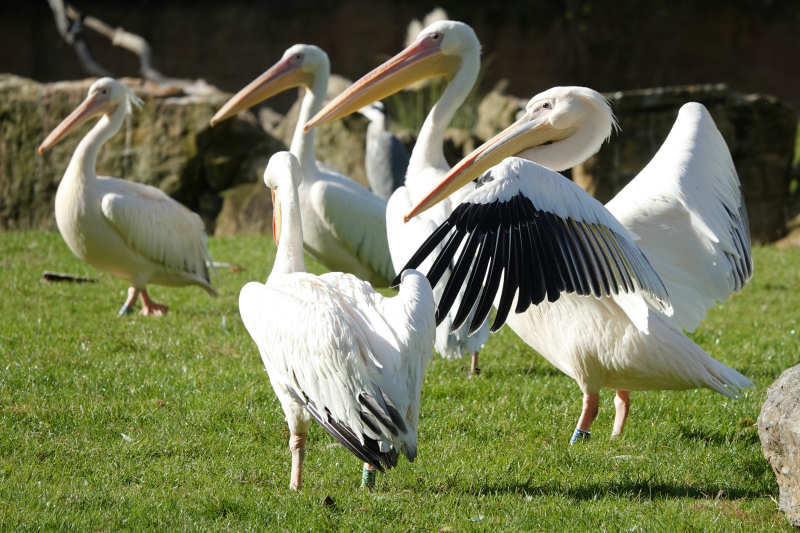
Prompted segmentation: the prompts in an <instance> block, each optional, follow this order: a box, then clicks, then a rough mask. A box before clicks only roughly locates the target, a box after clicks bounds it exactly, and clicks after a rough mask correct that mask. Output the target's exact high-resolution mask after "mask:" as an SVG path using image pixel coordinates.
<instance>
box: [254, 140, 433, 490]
mask: <svg viewBox="0 0 800 533" xmlns="http://www.w3.org/2000/svg"><path fill="white" fill-rule="evenodd" d="M301 172H302V171H301V169H300V166H299V165H298V163H297V161H296V159H295V158H294V156H292V155H291V154H289V153H287V152H279V153H277V154H275V155H274V156H272V158H271V159H270V162H269V165H268V166H267V170H266V172H265V174H264V181H265V183H266V184H267V186H268V187H270V188H272V189H273V191H274V203H275V217H277V219H276V221H275V228H276V235H275V236H276V240H277V241H278V250H277V253H276V258H275V263H274V266H273V269H272V272H271V274H270V275H269V278H268V279H267V282H266V284H261V283H256V282H251V283H248V284H247V285H245V286H244V287H243V288H242V291H241V293H240V295H239V312H240V314H241V316H242V321H243V322H244V324H245V327H246V328H247V331H248V332H249V333H250V336H251V337H252V338H253V340H254V341H255V342H256V344H257V345H258V349H259V352H260V353H261V358H262V360H263V362H264V366H265V367H266V369H267V373H268V374H269V378H270V382H271V383H272V387H273V389H274V390H275V394H276V395H277V396H278V399H279V400H280V403H281V406H282V408H283V410H284V413H285V414H286V421H287V423H288V424H289V429H290V431H291V434H292V438H291V440H290V448H291V449H292V464H293V468H292V479H291V487H292V488H299V486H300V482H301V468H302V458H303V451H302V450H303V449H304V445H305V434H306V432H307V431H308V428H309V427H310V425H311V419H312V417H313V418H314V419H316V420H317V421H318V422H319V423H320V424H322V426H323V427H324V428H325V430H326V431H328V433H330V434H331V435H332V436H333V437H334V438H336V439H337V440H339V441H340V442H341V443H342V444H343V445H344V446H346V447H347V448H348V449H349V450H350V451H351V452H353V453H354V454H355V455H356V456H358V457H359V458H361V459H362V460H363V461H365V462H366V463H369V464H371V465H372V466H374V467H376V468H378V469H381V470H383V469H384V468H391V467H392V466H394V465H395V464H396V462H397V455H398V452H401V453H403V454H404V455H406V457H407V458H408V459H409V460H413V459H414V457H415V456H416V454H417V424H418V420H419V401H420V391H421V387H422V380H423V378H424V376H425V371H426V368H427V365H428V362H429V361H430V359H431V355H432V345H433V335H434V328H435V323H434V304H433V294H432V291H431V288H430V285H429V284H428V282H427V280H426V279H425V278H424V276H422V274H420V273H419V272H416V271H413V270H409V271H406V272H404V273H403V276H402V283H401V284H400V290H399V293H398V294H397V296H395V297H393V298H385V297H383V296H382V295H380V294H379V293H377V292H376V291H375V290H374V289H373V288H372V286H371V285H370V284H369V283H367V282H364V281H361V280H359V279H358V278H356V277H355V276H353V275H351V274H343V273H339V272H332V273H328V274H323V275H321V276H315V275H312V274H307V273H306V272H305V271H304V270H305V266H304V262H303V255H302V239H303V237H302V229H301V221H300V217H301V214H300V200H299V198H298V194H297V186H298V185H299V181H300V180H301Z"/></svg>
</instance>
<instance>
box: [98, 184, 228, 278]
mask: <svg viewBox="0 0 800 533" xmlns="http://www.w3.org/2000/svg"><path fill="white" fill-rule="evenodd" d="M98 189H99V190H100V196H101V201H100V206H101V210H102V212H103V215H104V216H105V218H106V220H108V222H109V223H110V224H111V226H112V227H113V228H114V229H115V230H116V231H117V232H118V233H119V235H120V236H121V237H122V239H123V240H124V241H125V242H126V243H127V244H128V246H130V247H131V248H132V249H134V250H136V251H137V252H138V253H140V254H141V255H143V256H144V257H146V258H147V259H149V260H150V261H152V262H153V263H156V264H158V265H160V266H161V267H163V268H164V269H165V270H166V271H168V272H170V273H172V274H180V275H185V276H186V277H187V278H189V279H192V280H194V281H196V282H198V283H200V284H202V285H204V286H205V287H206V288H207V289H210V290H212V291H213V289H211V286H210V285H209V277H208V269H207V268H206V259H207V258H208V253H207V252H206V247H205V245H206V234H205V228H204V226H203V221H202V219H201V218H200V217H199V216H198V215H197V214H196V213H193V212H192V211H190V210H189V209H187V208H186V207H184V206H183V205H181V204H180V203H179V202H176V201H175V200H173V199H172V198H170V197H169V196H167V195H166V194H165V193H164V192H163V191H161V190H159V189H157V188H155V187H151V186H149V185H145V184H142V183H136V182H132V181H125V180H120V179H116V178H105V177H100V178H98Z"/></svg>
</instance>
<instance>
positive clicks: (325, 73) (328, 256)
mask: <svg viewBox="0 0 800 533" xmlns="http://www.w3.org/2000/svg"><path fill="white" fill-rule="evenodd" d="M329 76H330V61H329V60H328V55H327V54H326V53H325V52H324V51H323V50H322V49H320V48H318V47H316V46H313V45H308V44H296V45H294V46H291V47H289V48H288V49H287V50H286V52H284V54H283V57H282V58H281V59H280V60H279V61H278V62H277V63H275V65H273V66H272V67H270V68H269V69H268V70H267V71H266V72H264V74H262V75H261V76H259V77H258V78H257V79H255V80H253V81H252V82H251V83H250V84H249V85H247V86H246V87H245V88H244V89H242V90H241V91H239V92H238V93H237V94H235V95H234V96H233V97H232V98H231V99H230V100H228V102H226V103H225V105H224V106H222V108H220V110H219V111H217V113H216V114H215V115H214V117H213V118H212V119H211V124H212V125H214V124H216V123H217V122H220V121H221V120H225V119H226V118H228V117H231V116H233V115H235V114H236V113H237V112H239V111H242V110H244V109H247V108H248V107H251V106H253V105H255V104H257V103H259V102H261V101H262V100H265V99H267V98H269V97H271V96H273V95H275V94H278V93H280V92H282V91H285V90H287V89H290V88H293V87H304V88H305V89H306V94H305V97H304V98H303V101H302V104H301V107H300V114H299V117H298V121H297V127H296V129H295V132H294V136H293V137H292V145H291V147H290V151H291V153H292V154H294V156H295V157H296V158H297V159H298V160H299V161H300V166H301V167H302V169H303V182H302V183H301V184H300V188H299V194H300V210H301V211H302V219H303V240H304V242H303V244H304V246H305V249H306V251H307V252H308V253H310V254H311V255H313V256H314V257H315V258H316V259H317V260H319V262H320V263H322V264H323V265H325V266H326V267H328V268H329V269H331V270H336V271H343V272H350V273H352V274H355V275H356V276H358V277H359V278H361V279H364V280H367V281H369V282H370V283H372V284H374V285H376V286H382V287H385V286H387V285H388V283H389V281H390V280H391V279H392V278H393V277H394V273H395V271H394V268H393V266H392V262H391V258H390V257H389V245H388V243H387V240H386V221H385V213H386V202H385V201H384V200H383V199H382V198H379V197H377V196H376V195H374V194H372V193H371V192H370V191H369V190H367V189H366V188H364V187H363V186H361V185H359V184H358V183H356V182H354V181H353V180H351V179H349V178H347V177H346V176H344V175H342V174H339V173H338V172H333V171H331V170H328V169H324V168H320V167H319V166H318V163H317V161H316V159H315V157H314V132H313V131H310V132H304V131H303V124H304V123H305V122H306V120H308V119H309V118H310V117H311V116H312V115H313V114H314V113H315V112H316V111H318V110H319V109H320V108H321V107H322V103H323V101H324V99H325V95H326V93H327V89H328V78H329Z"/></svg>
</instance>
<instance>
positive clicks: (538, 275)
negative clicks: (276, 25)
mask: <svg viewBox="0 0 800 533" xmlns="http://www.w3.org/2000/svg"><path fill="white" fill-rule="evenodd" d="M613 124H614V119H613V115H612V114H611V110H610V108H609V107H608V104H607V102H606V101H605V99H604V98H603V97H602V96H601V95H600V94H598V93H596V92H594V91H591V90H590V89H585V88H573V87H559V88H554V89H550V90H549V91H545V92H544V93H542V94H540V95H537V96H536V97H534V98H533V99H531V101H530V102H529V104H528V106H527V111H526V114H525V116H523V117H522V118H520V119H519V120H518V121H517V122H516V123H514V124H512V125H511V126H510V127H509V128H507V129H506V130H504V131H503V132H501V133H499V134H498V135H496V136H495V137H494V138H492V139H491V140H489V141H487V142H486V143H485V144H484V145H482V146H481V147H479V148H477V149H476V150H475V151H474V152H473V153H471V154H470V155H469V156H467V157H466V158H465V159H464V160H462V162H460V163H459V164H458V165H456V166H455V167H454V169H453V170H452V171H451V172H450V173H449V174H448V176H447V177H446V178H445V179H444V180H443V181H442V183H441V184H440V185H439V186H437V188H436V189H435V190H434V192H432V193H431V194H429V195H428V196H427V197H426V198H425V199H424V200H423V201H422V202H421V203H420V204H419V205H418V206H416V207H415V209H414V210H412V213H411V214H414V213H417V212H420V211H424V210H425V209H426V208H428V207H430V206H434V205H435V204H436V203H437V202H438V201H439V200H440V199H441V198H442V197H444V196H446V195H447V194H448V192H449V191H451V190H456V189H458V187H459V186H460V185H461V184H462V183H464V182H467V181H469V180H471V179H472V178H474V177H476V176H478V175H480V173H481V172H483V171H484V170H487V169H489V167H491V169H490V170H489V171H488V172H487V173H486V175H484V176H483V177H482V178H481V179H480V181H481V182H482V183H483V186H482V187H481V188H479V189H478V190H476V191H475V192H473V193H471V194H470V195H468V196H467V197H466V198H464V200H463V203H462V204H461V205H459V207H458V208H457V209H456V210H455V211H454V212H453V214H452V215H451V216H450V217H449V218H448V221H447V222H446V223H445V224H443V225H442V226H440V227H439V228H438V229H437V230H436V233H434V234H433V235H432V236H431V238H430V239H429V241H428V242H426V244H425V245H423V246H422V247H421V248H420V250H419V251H418V252H417V256H415V259H414V260H412V261H410V262H409V264H408V265H407V266H408V267H413V266H414V265H416V264H418V262H419V261H420V260H421V258H423V257H426V256H427V255H428V254H429V253H430V251H431V250H433V247H434V246H435V245H436V243H437V242H439V241H442V240H443V239H445V238H447V239H448V242H447V244H446V245H445V251H447V250H450V252H449V257H448V255H447V253H446V252H441V253H439V259H440V260H444V261H452V260H453V259H452V258H453V257H455V258H456V259H455V261H456V266H455V271H456V274H455V275H454V276H453V278H451V281H452V284H453V285H456V284H457V285H458V287H450V288H445V298H444V299H443V300H444V303H445V304H449V300H448V299H447V298H446V296H447V294H448V293H449V292H450V293H451V294H452V292H451V291H453V290H462V289H461V285H464V286H465V288H464V289H463V290H464V292H465V297H464V301H465V302H466V303H465V304H464V306H462V307H464V308H468V307H469V306H470V305H472V306H475V307H476V308H477V309H478V311H477V313H476V316H475V321H474V322H473V327H474V325H475V322H477V321H479V320H480V319H481V317H482V316H483V313H487V314H488V304H486V302H488V301H494V303H495V305H496V307H497V317H496V319H495V323H493V325H492V329H495V328H497V327H499V326H500V325H502V323H503V321H504V320H505V319H506V317H507V323H508V325H509V326H510V327H511V328H512V329H513V330H514V331H515V332H516V333H517V334H518V335H519V336H520V337H521V338H522V339H523V340H524V341H525V342H526V343H528V344H529V345H530V346H531V347H532V348H534V349H535V350H536V351H538V352H539V353H540V354H541V355H542V356H544V357H545V358H546V359H547V360H548V361H550V362H551V363H552V364H553V365H554V366H556V367H557V368H559V369H560V370H562V371H563V372H564V373H566V374H567V375H569V376H570V377H572V378H573V379H575V380H576V381H577V382H578V385H579V386H580V388H581V390H582V391H583V393H584V408H583V412H582V415H581V419H580V420H579V423H578V428H577V429H576V432H575V435H574V436H573V441H574V440H577V439H578V438H581V437H588V430H589V427H590V426H591V423H592V421H593V420H594V417H595V416H596V414H597V402H598V392H599V390H600V388H602V387H610V388H614V389H616V390H617V398H616V399H615V404H616V406H617V417H616V420H615V424H614V434H619V433H621V432H622V429H623V426H624V423H625V420H626V417H627V413H628V408H629V394H628V391H630V390H644V389H685V388H694V387H708V388H711V389H713V390H715V391H717V392H720V393H722V394H726V395H728V396H736V395H738V394H739V392H740V391H741V389H742V388H743V387H747V386H751V385H752V383H751V382H750V380H748V379H747V378H746V377H744V376H743V375H741V374H740V373H739V372H737V371H736V370H733V369H731V368H729V367H727V366H725V365H724V364H722V363H720V362H718V361H716V360H715V359H713V358H712V357H711V356H709V355H708V354H707V353H706V352H705V351H703V349H702V348H700V347H699V346H697V345H696V344H695V343H694V342H692V341H691V340H690V339H689V338H688V337H686V336H685V335H684V334H683V333H682V331H681V328H686V329H693V328H694V327H696V326H697V325H698V324H699V322H700V321H701V320H702V319H703V317H704V316H705V312H706V309H707V308H708V307H709V306H711V305H713V304H714V303H715V302H716V301H718V300H722V299H724V298H725V297H727V296H728V294H730V292H732V291H734V290H737V289H739V288H741V287H742V286H743V285H744V283H746V282H747V280H748V279H749V278H750V277H751V275H752V258H751V256H750V235H749V229H748V226H747V213H746V208H745V205H744V199H743V197H742V193H741V190H740V185H739V181H738V178H737V176H736V171H735V169H734V167H733V163H732V161H731V158H730V154H729V153H728V150H727V147H726V145H725V142H724V140H723V139H722V136H721V135H720V133H719V131H718V130H717V129H716V126H715V125H714V123H713V120H712V119H711V117H710V115H709V114H708V111H707V110H706V109H705V108H704V107H703V106H702V105H700V104H696V103H692V104H687V105H685V106H684V107H683V108H682V109H681V111H680V113H679V116H678V119H677V120H676V123H675V126H674V127H673V130H672V132H671V133H670V135H669V136H668V138H667V140H666V141H665V143H664V145H663V146H662V148H661V149H660V150H659V152H658V154H656V156H655V157H654V158H653V160H652V161H651V162H650V164H648V165H647V167H646V168H645V169H644V170H643V171H642V172H641V173H640V174H639V175H638V176H637V177H636V178H635V179H634V180H633V181H632V182H631V183H630V184H629V185H628V186H627V187H626V188H625V189H623V190H622V191H621V192H620V193H619V194H618V195H617V196H616V197H615V198H614V199H613V200H612V201H610V202H609V203H608V205H607V206H606V207H603V206H602V205H600V204H599V203H598V202H597V201H596V200H594V199H593V198H591V197H590V196H589V195H588V194H586V193H585V192H583V191H582V190H581V189H580V188H578V187H577V186H576V185H574V184H573V183H571V182H568V181H567V180H566V179H565V178H563V177H562V176H560V175H558V174H556V173H554V172H552V171H550V170H548V169H546V168H544V167H541V166H539V165H537V164H535V163H532V162H529V161H525V160H522V159H518V158H508V159H505V160H502V159H503V157H505V156H506V155H509V154H513V153H519V152H521V155H522V156H524V157H526V158H531V159H537V160H545V161H547V162H548V165H549V166H551V167H553V168H555V169H563V168H568V167H571V166H573V165H574V164H576V163H577V162H580V161H581V160H583V159H585V158H586V157H588V155H590V154H592V153H594V152H596V151H597V150H598V149H599V147H600V144H601V143H602V142H603V140H604V139H605V138H606V137H607V136H608V134H609V133H610V131H611V129H612V125H613ZM500 160H502V162H501V163H500V164H498V165H496V166H494V167H492V165H493V164H495V163H496V162H497V161H500ZM606 208H607V209H606ZM411 214H410V215H411ZM453 228H455V229H453ZM463 239H467V240H466V241H465V242H464V243H462V240H463ZM481 239H488V240H489V242H490V243H491V242H493V241H492V240H491V239H495V240H496V242H497V243H498V244H497V245H496V246H489V247H484V246H483V244H481V247H480V248H476V247H475V245H471V241H476V242H477V241H479V240H481ZM481 242H483V241H481ZM637 245H638V247H637ZM484 248H486V249H484ZM457 251H458V253H456V252H457ZM482 269H483V270H482ZM483 271H485V272H486V274H485V275H484V274H483ZM501 271H502V283H500V281H499V279H500V272H501ZM428 276H429V278H431V273H430V272H429V274H428ZM465 280H466V281H465ZM662 281H663V284H662ZM631 282H633V283H631ZM431 283H436V279H431ZM545 296H546V298H547V299H546V300H545ZM669 302H671V305H669ZM531 304H533V305H531ZM439 306H440V307H439V310H438V311H437V312H438V313H439V314H441V313H442V312H444V311H445V310H443V309H442V301H440V302H439ZM510 309H514V311H515V312H511V313H509V311H510ZM460 311H461V312H460V314H461V315H462V316H463V314H464V313H463V309H462V310H460ZM457 324H458V323H457ZM457 324H456V325H457Z"/></svg>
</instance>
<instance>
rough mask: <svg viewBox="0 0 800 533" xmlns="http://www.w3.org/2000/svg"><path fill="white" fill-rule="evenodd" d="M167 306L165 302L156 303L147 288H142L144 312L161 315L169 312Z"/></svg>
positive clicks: (145, 313) (144, 313)
mask: <svg viewBox="0 0 800 533" xmlns="http://www.w3.org/2000/svg"><path fill="white" fill-rule="evenodd" d="M167 310H168V308H167V306H166V305H164V304H160V303H156V302H154V301H153V300H151V299H150V295H148V294H147V289H142V314H143V315H154V316H161V315H166V314H167Z"/></svg>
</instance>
